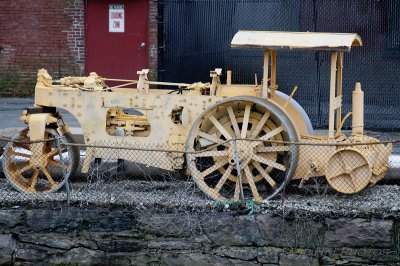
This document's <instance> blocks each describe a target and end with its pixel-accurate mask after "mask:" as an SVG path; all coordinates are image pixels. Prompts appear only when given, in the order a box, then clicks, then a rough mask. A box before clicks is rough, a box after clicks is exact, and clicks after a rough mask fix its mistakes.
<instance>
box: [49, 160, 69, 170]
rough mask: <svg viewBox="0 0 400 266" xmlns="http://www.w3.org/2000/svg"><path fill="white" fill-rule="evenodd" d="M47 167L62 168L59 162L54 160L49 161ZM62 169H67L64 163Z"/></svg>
mask: <svg viewBox="0 0 400 266" xmlns="http://www.w3.org/2000/svg"><path fill="white" fill-rule="evenodd" d="M49 165H52V166H55V167H60V168H61V167H62V164H61V162H58V161H56V160H49ZM64 168H65V169H68V165H67V164H66V163H65V162H64Z"/></svg>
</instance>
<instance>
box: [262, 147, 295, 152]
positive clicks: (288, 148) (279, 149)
mask: <svg viewBox="0 0 400 266" xmlns="http://www.w3.org/2000/svg"><path fill="white" fill-rule="evenodd" d="M290 149H291V147H290V146H268V147H265V146H260V147H257V150H256V152H281V151H290Z"/></svg>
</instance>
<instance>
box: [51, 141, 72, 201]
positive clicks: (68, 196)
mask: <svg viewBox="0 0 400 266" xmlns="http://www.w3.org/2000/svg"><path fill="white" fill-rule="evenodd" d="M60 138H61V136H60V137H58V136H55V141H56V146H57V150H58V156H59V157H60V164H61V169H62V173H63V179H65V188H66V190H67V204H68V206H69V204H70V200H71V197H70V189H69V179H68V176H67V172H66V171H65V167H64V157H63V155H62V151H61V145H60Z"/></svg>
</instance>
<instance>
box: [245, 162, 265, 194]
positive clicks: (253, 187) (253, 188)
mask: <svg viewBox="0 0 400 266" xmlns="http://www.w3.org/2000/svg"><path fill="white" fill-rule="evenodd" d="M244 173H245V174H246V177H247V182H249V186H250V189H251V192H252V193H253V198H254V200H255V201H260V200H261V199H262V198H261V196H260V194H259V193H258V190H257V187H256V184H255V183H254V176H253V174H252V173H251V171H250V169H249V167H248V166H246V167H245V168H244Z"/></svg>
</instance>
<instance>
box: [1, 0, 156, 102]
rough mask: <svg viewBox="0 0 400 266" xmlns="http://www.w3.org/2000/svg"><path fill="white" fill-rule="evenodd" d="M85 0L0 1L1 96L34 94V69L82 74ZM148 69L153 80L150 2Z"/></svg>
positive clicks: (152, 7) (153, 9)
mask: <svg viewBox="0 0 400 266" xmlns="http://www.w3.org/2000/svg"><path fill="white" fill-rule="evenodd" d="M84 7H85V6H84V0H54V1H48V0H35V1H29V0H14V1H5V0H0V96H23V95H32V92H33V87H34V83H35V80H36V73H37V70H38V69H39V68H46V69H47V70H49V73H50V74H51V75H52V76H53V78H54V79H57V78H60V77H62V76H66V75H82V74H83V73H84V65H85V36H84V34H85V25H84ZM149 68H150V71H151V72H150V73H151V76H150V78H151V79H152V80H154V79H157V3H156V2H155V0H149Z"/></svg>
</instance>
